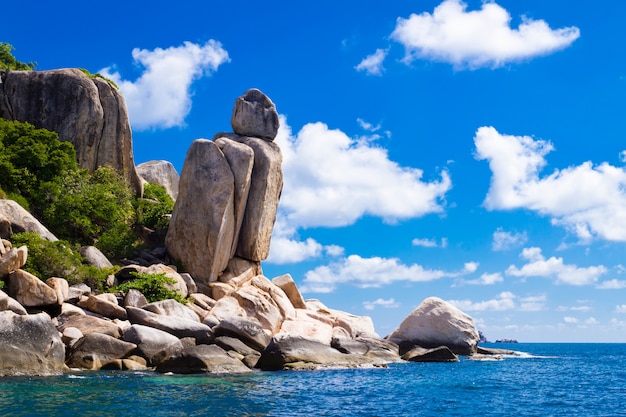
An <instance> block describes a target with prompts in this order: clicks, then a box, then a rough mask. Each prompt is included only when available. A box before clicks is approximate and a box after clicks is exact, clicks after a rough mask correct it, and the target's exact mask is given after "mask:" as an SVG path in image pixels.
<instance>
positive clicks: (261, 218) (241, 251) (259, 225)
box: [236, 137, 283, 261]
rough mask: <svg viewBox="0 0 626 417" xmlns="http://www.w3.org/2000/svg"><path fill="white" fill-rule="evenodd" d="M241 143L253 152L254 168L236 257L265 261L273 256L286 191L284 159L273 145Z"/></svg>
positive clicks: (260, 141)
mask: <svg viewBox="0 0 626 417" xmlns="http://www.w3.org/2000/svg"><path fill="white" fill-rule="evenodd" d="M240 139H241V142H242V143H244V144H246V145H248V146H249V147H251V148H252V150H253V151H254V167H253V168H252V182H251V183H250V191H249V192H248V203H247V205H246V212H245V214H244V218H243V224H242V225H241V231H240V233H239V241H238V244H237V252H236V253H237V256H239V257H241V258H245V259H249V260H251V261H262V260H264V259H267V257H268V256H269V253H270V239H271V237H272V230H273V228H274V223H275V222H276V213H277V211H278V201H279V200H280V194H281V192H282V190H283V171H282V162H283V157H282V154H281V152H280V148H279V147H278V145H276V144H275V143H273V142H267V141H265V140H263V139H259V138H252V137H242V138H240Z"/></svg>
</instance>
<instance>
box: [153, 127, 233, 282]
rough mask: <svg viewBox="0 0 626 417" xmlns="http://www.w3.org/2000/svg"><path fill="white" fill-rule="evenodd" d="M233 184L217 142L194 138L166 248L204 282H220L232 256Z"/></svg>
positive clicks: (229, 170) (194, 275)
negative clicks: (218, 278)
mask: <svg viewBox="0 0 626 417" xmlns="http://www.w3.org/2000/svg"><path fill="white" fill-rule="evenodd" d="M234 183H235V179H234V176H233V173H232V171H231V169H230V166H229V165H228V162H227V161H226V158H225V157H224V154H223V153H222V151H221V150H220V148H219V146H218V145H216V144H215V142H212V141H210V140H206V139H197V140H195V141H194V142H193V143H192V144H191V147H190V148H189V150H188V151H187V156H186V158H185V163H184V165H183V170H182V172H181V176H180V183H179V192H178V199H177V200H176V204H175V205H174V211H173V213H172V219H171V220H170V226H169V229H168V232H167V236H166V238H165V246H166V247H167V250H168V251H169V253H170V254H171V255H172V256H173V257H174V259H177V260H180V261H181V262H182V263H183V265H184V267H185V269H186V271H187V272H189V273H190V274H191V275H192V276H193V277H194V278H195V279H197V280H199V281H201V282H206V283H208V282H213V281H216V280H217V277H218V276H219V274H220V273H221V272H222V271H223V270H224V269H226V266H227V265H228V261H229V260H230V257H231V256H230V254H231V251H232V246H233V241H234V236H235V216H234V196H235V190H234Z"/></svg>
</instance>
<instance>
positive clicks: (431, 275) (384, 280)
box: [301, 255, 471, 293]
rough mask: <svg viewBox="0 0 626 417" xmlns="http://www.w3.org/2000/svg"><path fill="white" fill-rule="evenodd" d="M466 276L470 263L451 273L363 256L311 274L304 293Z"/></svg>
mask: <svg viewBox="0 0 626 417" xmlns="http://www.w3.org/2000/svg"><path fill="white" fill-rule="evenodd" d="M470 269H471V268H470ZM466 273H468V267H467V264H466V265H465V266H464V269H463V270H461V271H458V272H450V271H443V270H438V269H425V268H424V267H423V266H421V265H417V264H413V265H404V264H402V263H401V262H400V261H399V260H398V259H397V258H381V257H373V258H362V257H361V256H359V255H350V256H348V257H346V258H343V259H341V260H339V261H337V262H332V263H330V264H328V265H322V266H318V267H317V268H315V269H313V270H311V271H308V272H307V273H306V274H305V278H304V282H303V286H302V288H301V291H302V292H303V293H306V292H319V293H329V292H332V291H334V290H335V288H336V287H337V286H338V285H341V284H351V285H356V286H357V287H360V288H376V287H382V286H384V285H389V284H393V283H395V282H427V281H434V280H437V279H440V278H445V277H458V276H461V275H463V274H466Z"/></svg>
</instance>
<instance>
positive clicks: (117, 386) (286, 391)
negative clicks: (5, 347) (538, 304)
mask: <svg viewBox="0 0 626 417" xmlns="http://www.w3.org/2000/svg"><path fill="white" fill-rule="evenodd" d="M485 346H491V347H500V348H511V349H515V350H517V351H523V352H525V353H524V354H521V355H518V356H516V357H512V358H505V359H504V360H501V361H470V360H466V359H463V360H461V361H460V362H458V363H403V364H392V365H390V366H389V368H386V369H348V370H325V371H301V372H255V373H253V374H248V375H239V376H206V375H194V376H176V375H174V376H167V375H160V374H155V373H151V372H143V373H129V372H88V373H76V374H66V375H63V376H59V377H51V378H27V377H17V378H0V415H2V416H7V417H8V416H46V417H48V416H81V417H90V416H145V417H152V416H155V417H156V416H620V415H623V416H626V344H512V345H485Z"/></svg>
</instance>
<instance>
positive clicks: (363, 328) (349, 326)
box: [330, 310, 380, 339]
mask: <svg viewBox="0 0 626 417" xmlns="http://www.w3.org/2000/svg"><path fill="white" fill-rule="evenodd" d="M330 312H331V314H332V315H334V316H335V324H334V325H335V326H337V327H342V328H344V329H345V330H346V331H347V332H348V334H350V337H352V338H355V337H358V336H362V337H369V338H374V339H377V338H380V336H379V335H378V334H377V333H376V331H375V330H374V322H373V321H372V318H371V317H369V316H356V315H354V314H350V313H346V312H345V311H339V310H331V311H330Z"/></svg>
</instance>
